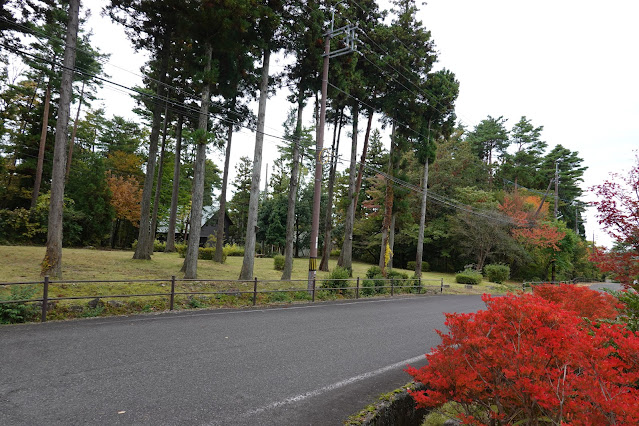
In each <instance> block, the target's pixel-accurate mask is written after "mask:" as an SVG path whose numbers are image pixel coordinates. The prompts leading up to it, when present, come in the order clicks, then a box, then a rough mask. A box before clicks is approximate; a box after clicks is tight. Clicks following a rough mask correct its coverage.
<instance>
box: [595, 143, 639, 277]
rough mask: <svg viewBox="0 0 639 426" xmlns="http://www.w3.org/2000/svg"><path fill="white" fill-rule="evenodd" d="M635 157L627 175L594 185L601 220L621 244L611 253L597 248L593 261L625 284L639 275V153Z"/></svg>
mask: <svg viewBox="0 0 639 426" xmlns="http://www.w3.org/2000/svg"><path fill="white" fill-rule="evenodd" d="M635 160H636V164H635V165H634V167H633V168H632V169H631V170H630V172H629V173H628V174H627V175H625V176H622V175H620V174H618V173H611V175H610V178H611V179H610V180H608V181H605V182H604V183H602V184H601V185H596V186H594V187H592V188H591V190H592V191H593V192H594V193H595V195H597V196H598V198H599V201H595V202H594V203H593V205H594V206H595V207H596V208H597V217H598V219H599V223H600V224H601V225H604V226H605V229H606V232H607V233H608V234H609V235H610V236H611V237H613V238H614V239H615V240H616V241H617V242H618V243H619V245H620V247H619V248H618V249H616V250H611V251H609V252H605V251H604V250H602V249H601V248H596V249H595V250H594V252H593V253H592V255H591V260H592V261H593V262H594V263H596V264H597V266H598V267H599V269H600V270H601V271H602V272H604V273H611V274H612V275H613V277H615V278H616V279H617V280H619V281H620V282H621V283H622V284H624V286H626V287H630V286H632V282H633V281H634V280H636V279H637V278H639V155H636V156H635ZM635 287H637V286H635Z"/></svg>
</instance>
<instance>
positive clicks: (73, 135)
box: [64, 81, 85, 182]
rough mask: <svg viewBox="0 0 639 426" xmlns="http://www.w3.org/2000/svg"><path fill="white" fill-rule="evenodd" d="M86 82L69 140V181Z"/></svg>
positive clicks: (65, 176) (66, 174)
mask: <svg viewBox="0 0 639 426" xmlns="http://www.w3.org/2000/svg"><path fill="white" fill-rule="evenodd" d="M84 84H85V82H84V81H83V82H82V89H80V100H79V101H78V110H77V111H76V112H75V121H74V122H73V131H72V132H71V140H70V141H69V155H68V156H67V172H66V173H65V175H64V181H65V182H68V181H69V173H70V172H71V159H72V158H73V147H74V146H75V135H76V133H77V131H78V120H79V119H80V109H81V108H82V101H83V100H84Z"/></svg>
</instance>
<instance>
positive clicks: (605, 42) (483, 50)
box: [84, 0, 639, 245]
mask: <svg viewBox="0 0 639 426" xmlns="http://www.w3.org/2000/svg"><path fill="white" fill-rule="evenodd" d="M347 1H348V0H347ZM355 1H357V0H355ZM385 3H386V2H384V1H382V4H385ZM84 4H85V5H88V6H89V7H91V8H93V10H94V14H93V15H94V16H93V17H92V19H91V21H90V25H91V26H92V28H93V31H94V36H93V40H94V42H95V44H96V45H97V46H98V47H99V48H100V49H101V50H102V51H103V52H105V53H111V61H110V64H112V65H114V66H117V67H119V68H114V67H113V66H107V67H106V72H107V73H108V74H110V75H111V78H112V79H113V80H114V81H118V82H122V83H124V84H126V85H128V86H133V85H136V84H139V82H140V77H139V76H137V75H135V74H137V73H139V68H140V66H141V65H142V64H143V63H144V61H145V55H144V54H143V53H134V52H133V50H132V49H131V47H130V43H129V41H128V40H127V38H126V36H125V35H124V31H123V30H122V28H121V27H119V26H117V25H115V24H111V23H110V22H109V20H108V19H107V18H102V17H100V16H99V13H98V12H97V10H99V8H100V7H101V6H102V5H103V4H104V3H103V2H102V1H98V0H87V1H86V2H85V3H84ZM386 4H388V3H386ZM418 5H419V8H420V12H419V15H418V18H419V19H420V20H421V21H422V22H423V23H424V25H425V26H426V28H427V29H429V30H431V32H432V36H433V39H434V41H435V43H436V46H437V50H438V52H439V63H438V65H437V66H438V67H445V68H448V69H450V70H451V71H453V72H454V73H455V74H456V76H457V79H458V80H459V81H460V95H459V98H458V100H457V103H456V111H457V115H458V117H459V119H460V120H461V121H462V122H463V123H464V124H465V125H467V126H468V128H469V129H472V127H473V126H475V125H476V124H477V123H479V121H481V120H482V119H484V118H486V117H487V116H488V115H492V116H493V117H498V116H504V117H505V118H507V119H508V122H507V127H508V128H510V127H512V125H513V124H515V123H516V122H517V121H518V120H519V118H520V117H521V116H522V115H525V116H526V117H528V118H529V119H531V120H532V122H533V124H534V125H536V126H540V125H543V126H544V131H543V133H542V138H543V139H544V140H545V141H546V142H547V143H548V145H549V149H552V147H554V146H555V145H557V144H562V145H563V146H565V147H567V148H569V149H570V150H572V151H578V153H579V156H580V157H581V158H583V159H584V165H586V166H588V167H589V169H588V171H587V172H586V174H585V176H584V179H585V183H584V185H583V188H584V189H587V188H588V187H590V186H592V185H595V184H598V183H600V182H601V181H602V180H604V179H606V178H607V176H608V173H610V172H620V171H628V170H629V169H630V168H631V166H632V163H633V161H634V152H633V151H636V150H637V149H639V79H638V76H639V55H638V54H637V51H638V47H637V43H638V42H639V25H637V23H636V20H637V17H638V16H639V2H636V1H634V0H608V1H606V2H601V1H592V0H581V1H579V0H535V1H530V0H484V1H477V0H431V1H429V2H428V4H427V5H422V4H421V2H419V3H418ZM281 68H282V63H281V62H278V61H277V60H276V61H274V62H273V61H272V63H271V74H273V73H275V72H277V71H279V70H281ZM123 70H128V71H130V72H126V71H123ZM131 72H132V73H134V74H132V73H131ZM329 80H330V77H329ZM101 96H102V97H103V98H104V99H105V101H104V102H105V106H106V109H107V111H108V113H111V114H118V115H123V116H125V117H128V118H133V117H134V115H133V114H132V113H131V109H132V108H133V102H132V101H131V100H130V98H129V96H128V94H123V93H118V92H115V91H113V90H112V89H105V90H103V91H102V93H101ZM289 107H290V106H289V105H288V104H287V103H286V100H285V95H284V90H282V95H279V96H277V97H275V98H273V99H271V100H270V101H269V103H268V104H267V112H266V122H267V123H266V126H267V130H266V131H267V133H272V134H277V135H281V134H282V133H283V131H282V128H281V124H282V123H283V121H284V120H285V118H286V113H287V111H288V109H289ZM308 109H309V111H308V115H309V122H308V123H307V124H308V125H310V114H311V111H310V107H309V108H308ZM255 110H257V106H255ZM362 120H363V118H362ZM346 134H347V132H343V133H342V148H341V149H340V154H341V155H343V156H344V158H348V156H349V152H350V141H349V140H347V138H346ZM331 135H332V132H330V131H328V130H327V132H326V139H325V145H327V144H329V143H330V136H331ZM360 139H363V137H362V138H360ZM254 142H255V136H254V134H251V133H250V132H248V131H244V132H241V133H240V134H238V135H237V136H236V137H234V141H233V153H232V157H233V158H234V160H237V158H239V157H240V156H241V155H248V156H249V157H251V158H252V157H253V146H254ZM276 144H277V141H276V140H273V139H271V138H268V137H267V138H265V143H264V154H265V157H264V160H263V167H264V169H265V168H266V164H267V163H268V164H269V167H271V166H272V164H273V160H274V159H275V158H277V150H276ZM360 149H361V146H360ZM214 160H215V161H216V162H217V163H218V165H220V167H221V166H222V165H223V158H222V155H219V156H216V157H215V158H214ZM231 167H232V168H233V167H234V166H233V164H232V166H231ZM233 173H234V170H233V169H232V170H231V174H233ZM269 174H270V171H269ZM231 180H232V176H231ZM261 186H262V187H263V186H264V172H263V174H262V184H261ZM584 198H585V199H586V200H591V199H592V197H590V196H588V195H587V196H586V197H584ZM586 220H587V223H586V232H587V235H588V238H589V239H591V238H592V237H593V234H594V238H595V239H596V241H597V242H598V243H600V244H606V245H609V244H610V240H609V238H608V237H607V236H606V235H605V234H604V232H603V231H602V230H601V229H600V228H599V225H598V224H597V223H596V220H595V218H594V215H593V212H592V211H590V212H588V214H587V216H586Z"/></svg>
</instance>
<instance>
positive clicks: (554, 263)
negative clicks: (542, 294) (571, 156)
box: [551, 161, 559, 283]
mask: <svg viewBox="0 0 639 426" xmlns="http://www.w3.org/2000/svg"><path fill="white" fill-rule="evenodd" d="M558 204H559V163H558V162H557V161H555V221H556V220H557V217H558V215H559V214H558V209H557V206H558ZM555 255H556V254H555ZM551 273H552V277H551V281H552V282H553V283H554V282H555V281H556V280H557V260H556V259H553V260H552V272H551Z"/></svg>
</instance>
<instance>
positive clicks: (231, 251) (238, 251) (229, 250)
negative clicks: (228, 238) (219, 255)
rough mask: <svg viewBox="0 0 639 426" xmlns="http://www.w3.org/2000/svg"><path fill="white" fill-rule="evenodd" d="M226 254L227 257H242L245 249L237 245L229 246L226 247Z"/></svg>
mask: <svg viewBox="0 0 639 426" xmlns="http://www.w3.org/2000/svg"><path fill="white" fill-rule="evenodd" d="M224 254H225V255H227V256H236V257H242V256H244V247H242V246H238V245H237V244H227V245H225V246H224Z"/></svg>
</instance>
